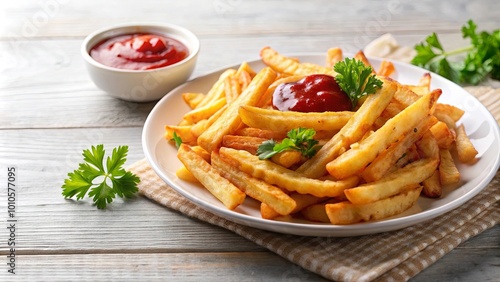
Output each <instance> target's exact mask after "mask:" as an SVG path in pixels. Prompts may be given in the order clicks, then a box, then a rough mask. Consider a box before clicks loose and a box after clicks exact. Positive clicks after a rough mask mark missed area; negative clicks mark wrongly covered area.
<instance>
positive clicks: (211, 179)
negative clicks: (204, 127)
mask: <svg viewBox="0 0 500 282" xmlns="http://www.w3.org/2000/svg"><path fill="white" fill-rule="evenodd" d="M177 157H178V158H179V160H180V161H181V162H182V163H183V164H184V166H185V167H186V168H187V169H188V170H189V171H190V172H191V173H192V174H193V175H194V177H195V178H196V179H198V181H200V183H201V184H202V185H203V186H204V187H205V188H206V189H207V190H208V191H209V192H210V193H211V194H212V195H214V196H215V197H216V198H217V199H218V200H219V201H221V202H222V203H223V204H224V205H225V206H226V207H227V208H228V209H235V208H236V207H237V206H239V205H240V204H241V203H243V201H244V200H245V197H246V195H245V193H243V192H242V191H241V190H240V189H238V188H237V187H236V186H234V185H233V184H232V183H231V182H229V180H227V179H225V178H224V177H222V176H221V175H220V174H219V173H218V172H217V170H216V169H214V168H213V167H212V166H211V165H210V164H209V163H208V162H207V161H205V160H204V159H203V158H202V157H200V156H199V155H198V154H197V153H196V152H194V151H193V150H192V149H191V148H190V147H189V146H188V145H186V144H181V146H180V147H179V150H178V151H177Z"/></svg>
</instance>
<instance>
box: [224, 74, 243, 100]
mask: <svg viewBox="0 0 500 282" xmlns="http://www.w3.org/2000/svg"><path fill="white" fill-rule="evenodd" d="M224 93H225V95H226V101H227V103H228V104H229V103H231V102H232V101H234V100H235V99H236V97H238V96H239V95H240V93H241V85H240V83H239V81H238V77H237V76H236V74H234V75H229V76H228V77H226V79H225V80H224Z"/></svg>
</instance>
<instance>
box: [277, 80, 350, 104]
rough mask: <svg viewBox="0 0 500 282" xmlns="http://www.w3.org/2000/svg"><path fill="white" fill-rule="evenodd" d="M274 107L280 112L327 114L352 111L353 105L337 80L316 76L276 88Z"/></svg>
mask: <svg viewBox="0 0 500 282" xmlns="http://www.w3.org/2000/svg"><path fill="white" fill-rule="evenodd" d="M272 103H273V107H274V108H275V109H277V110H280V111H295V112H327V111H350V110H352V103H351V100H350V99H349V97H348V96H347V94H345V93H344V91H342V89H340V87H339V85H338V84H337V82H336V81H335V78H333V77H332V76H329V75H323V74H314V75H309V76H306V77H304V78H303V79H301V80H299V81H297V82H291V83H283V84H281V85H279V86H278V87H276V90H275V91H274V93H273V99H272Z"/></svg>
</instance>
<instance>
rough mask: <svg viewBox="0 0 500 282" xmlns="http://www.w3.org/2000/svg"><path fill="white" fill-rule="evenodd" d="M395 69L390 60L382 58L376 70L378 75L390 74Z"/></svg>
mask: <svg viewBox="0 0 500 282" xmlns="http://www.w3.org/2000/svg"><path fill="white" fill-rule="evenodd" d="M395 71H396V68H395V67H394V64H393V63H392V62H390V61H386V60H383V61H382V62H381V63H380V67H379V69H378V71H377V75H380V76H391V74H393V73H394V72H395Z"/></svg>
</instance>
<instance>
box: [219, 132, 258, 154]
mask: <svg viewBox="0 0 500 282" xmlns="http://www.w3.org/2000/svg"><path fill="white" fill-rule="evenodd" d="M266 140H267V139H264V138H259V137H253V136H239V135H224V137H222V147H228V148H233V149H235V150H245V151H247V152H249V153H250V154H252V155H255V154H256V153H257V148H259V146H260V145H261V144H262V143H263V142H264V141H266Z"/></svg>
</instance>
